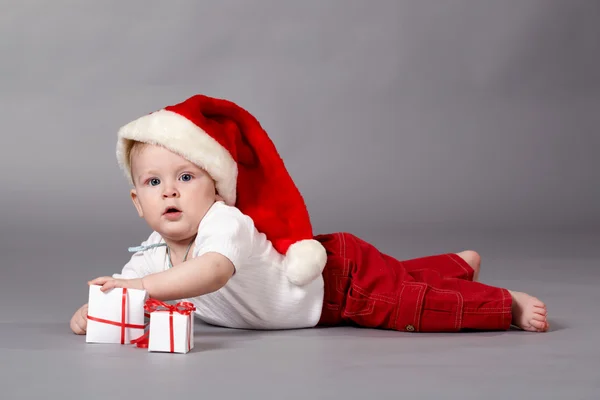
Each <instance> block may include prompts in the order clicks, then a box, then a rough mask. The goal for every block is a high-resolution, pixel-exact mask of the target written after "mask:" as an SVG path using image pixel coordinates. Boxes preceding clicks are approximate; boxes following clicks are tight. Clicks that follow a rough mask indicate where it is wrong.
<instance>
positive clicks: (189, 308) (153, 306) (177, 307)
mask: <svg viewBox="0 0 600 400" xmlns="http://www.w3.org/2000/svg"><path fill="white" fill-rule="evenodd" d="M195 309H196V307H195V306H194V304H192V303H190V302H189V301H180V302H179V303H177V304H168V303H165V302H163V301H160V300H157V299H153V298H150V299H148V300H147V301H146V304H144V310H146V311H148V313H153V312H154V311H168V312H169V337H170V350H171V353H172V352H174V351H175V341H174V335H173V313H174V312H177V313H179V314H181V315H188V316H190V321H189V324H188V349H189V348H190V347H191V330H192V323H193V322H192V321H191V314H192V312H193V311H194V310H195ZM149 332H150V330H147V331H146V332H145V333H144V334H143V335H142V336H140V337H139V338H137V339H134V340H132V341H131V343H133V344H135V345H136V346H137V347H141V348H147V347H148V343H149Z"/></svg>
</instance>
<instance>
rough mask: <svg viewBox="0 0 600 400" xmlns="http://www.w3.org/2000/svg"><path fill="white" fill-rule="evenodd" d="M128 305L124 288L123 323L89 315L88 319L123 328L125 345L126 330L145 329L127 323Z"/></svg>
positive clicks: (122, 334)
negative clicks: (126, 312)
mask: <svg viewBox="0 0 600 400" xmlns="http://www.w3.org/2000/svg"><path fill="white" fill-rule="evenodd" d="M126 305H127V288H123V299H122V301H121V322H117V321H109V320H107V319H102V318H97V317H94V316H91V315H89V314H88V315H87V318H88V319H89V320H92V321H96V322H101V323H104V324H110V325H116V326H120V327H121V344H125V328H134V329H144V328H145V325H135V324H127V323H125V310H126Z"/></svg>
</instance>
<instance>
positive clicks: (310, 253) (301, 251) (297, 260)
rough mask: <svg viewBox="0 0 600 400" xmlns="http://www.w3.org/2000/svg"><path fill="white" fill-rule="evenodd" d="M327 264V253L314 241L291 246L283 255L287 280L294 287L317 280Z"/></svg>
mask: <svg viewBox="0 0 600 400" xmlns="http://www.w3.org/2000/svg"><path fill="white" fill-rule="evenodd" d="M326 263H327V252H326V251H325V248H324V247H323V245H322V244H321V243H320V242H319V241H317V240H314V239H306V240H301V241H298V242H296V243H294V244H292V245H291V246H290V247H289V248H288V250H287V252H286V255H285V260H284V267H285V272H286V275H287V278H288V279H289V281H290V282H292V283H293V284H295V285H298V286H303V285H306V284H307V283H310V282H312V281H313V280H314V279H315V278H317V277H318V276H319V275H320V274H321V273H322V272H323V268H325V264H326Z"/></svg>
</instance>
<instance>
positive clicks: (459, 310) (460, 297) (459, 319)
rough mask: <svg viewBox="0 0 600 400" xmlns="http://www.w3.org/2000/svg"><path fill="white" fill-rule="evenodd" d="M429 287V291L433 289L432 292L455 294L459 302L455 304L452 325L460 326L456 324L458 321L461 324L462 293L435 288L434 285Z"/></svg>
mask: <svg viewBox="0 0 600 400" xmlns="http://www.w3.org/2000/svg"><path fill="white" fill-rule="evenodd" d="M429 289H430V290H431V291H433V292H438V293H451V294H453V295H455V296H456V298H457V300H458V303H459V304H457V305H456V317H455V319H454V327H455V328H456V327H458V326H460V325H457V324H458V323H460V324H462V312H461V309H462V306H461V304H463V303H464V299H463V297H462V295H461V294H460V293H459V292H457V291H455V290H448V289H438V288H435V287H430V288H429ZM459 308H460V309H459Z"/></svg>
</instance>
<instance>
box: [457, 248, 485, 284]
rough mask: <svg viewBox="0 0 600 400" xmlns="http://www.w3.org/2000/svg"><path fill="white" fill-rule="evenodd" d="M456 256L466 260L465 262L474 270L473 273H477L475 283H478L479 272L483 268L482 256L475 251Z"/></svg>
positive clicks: (474, 275) (466, 251) (474, 277)
mask: <svg viewBox="0 0 600 400" xmlns="http://www.w3.org/2000/svg"><path fill="white" fill-rule="evenodd" d="M456 255H457V256H459V257H460V258H462V259H463V260H465V262H466V263H467V264H469V266H470V267H471V268H473V271H475V272H474V273H473V281H475V282H478V281H479V270H480V268H481V256H480V255H479V254H478V253H477V252H475V251H473V250H465V251H461V252H460V253H456Z"/></svg>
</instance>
